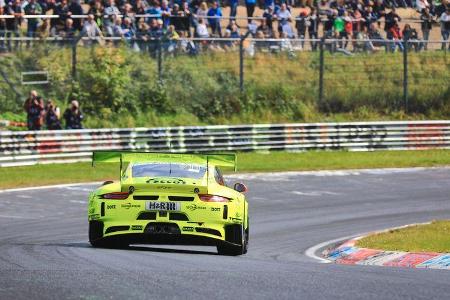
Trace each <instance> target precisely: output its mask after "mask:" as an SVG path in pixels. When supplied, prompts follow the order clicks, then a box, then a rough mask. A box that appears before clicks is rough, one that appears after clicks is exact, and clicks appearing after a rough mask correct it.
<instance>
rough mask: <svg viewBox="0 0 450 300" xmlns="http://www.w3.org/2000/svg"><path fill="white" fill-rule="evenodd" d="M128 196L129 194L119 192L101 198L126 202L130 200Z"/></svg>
mask: <svg viewBox="0 0 450 300" xmlns="http://www.w3.org/2000/svg"><path fill="white" fill-rule="evenodd" d="M128 195H129V194H128V193H127V192H117V193H108V194H103V195H101V196H100V197H101V198H102V199H114V200H124V199H127V198H128Z"/></svg>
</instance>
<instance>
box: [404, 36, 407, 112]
mask: <svg viewBox="0 0 450 300" xmlns="http://www.w3.org/2000/svg"><path fill="white" fill-rule="evenodd" d="M403 105H404V109H405V112H408V37H407V36H404V37H403Z"/></svg>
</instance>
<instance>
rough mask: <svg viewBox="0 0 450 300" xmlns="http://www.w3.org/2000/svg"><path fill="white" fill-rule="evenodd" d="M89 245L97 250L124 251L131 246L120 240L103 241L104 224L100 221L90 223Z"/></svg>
mask: <svg viewBox="0 0 450 300" xmlns="http://www.w3.org/2000/svg"><path fill="white" fill-rule="evenodd" d="M89 243H90V244H91V245H92V247H96V248H115V249H122V248H127V247H128V246H129V244H128V243H126V242H124V241H121V240H118V239H109V240H105V239H103V223H102V222H99V221H90V222H89Z"/></svg>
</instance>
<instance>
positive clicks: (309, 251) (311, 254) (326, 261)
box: [305, 235, 359, 264]
mask: <svg viewBox="0 0 450 300" xmlns="http://www.w3.org/2000/svg"><path fill="white" fill-rule="evenodd" d="M357 236H359V235H350V236H346V237H341V238H338V239H334V240H329V241H326V242H322V243H320V244H317V245H314V246H312V247H310V248H308V249H306V251H305V255H306V256H308V257H310V258H312V259H315V260H317V261H319V262H320V263H322V264H329V263H331V262H332V261H331V260H329V259H326V258H323V257H321V256H318V255H316V253H317V251H319V249H322V248H325V247H326V246H329V245H332V244H336V243H338V242H341V241H346V240H350V239H352V238H355V237H357Z"/></svg>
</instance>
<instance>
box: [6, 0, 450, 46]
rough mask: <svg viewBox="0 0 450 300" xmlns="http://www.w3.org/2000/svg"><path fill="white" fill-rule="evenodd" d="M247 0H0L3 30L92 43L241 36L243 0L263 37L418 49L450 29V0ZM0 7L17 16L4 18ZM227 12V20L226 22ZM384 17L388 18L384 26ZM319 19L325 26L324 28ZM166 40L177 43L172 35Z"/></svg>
mask: <svg viewBox="0 0 450 300" xmlns="http://www.w3.org/2000/svg"><path fill="white" fill-rule="evenodd" d="M241 1H244V2H243V3H239V2H238V0H227V1H226V2H225V3H221V2H219V1H216V0H212V1H211V0H210V1H209V2H204V1H202V0H92V1H91V2H88V3H83V4H81V3H80V2H79V0H0V35H1V36H5V37H11V36H12V37H16V36H19V35H21V29H22V28H23V27H25V28H26V29H25V34H26V36H27V37H42V38H46V37H63V38H76V37H82V36H84V37H88V38H90V41H88V42H87V43H92V42H93V41H97V42H99V41H100V40H101V38H102V37H116V38H120V39H124V40H125V41H127V42H128V43H129V44H130V46H132V47H134V48H137V49H141V48H142V47H143V43H142V41H143V42H145V41H148V40H158V39H165V40H170V41H177V40H179V39H180V38H182V37H199V38H209V37H226V38H236V37H240V36H242V35H243V34H244V32H243V31H244V26H242V22H240V24H241V26H242V28H241V27H240V26H239V25H238V22H236V15H237V8H238V4H245V8H246V12H247V24H245V29H246V31H247V30H248V31H249V32H250V33H251V34H252V35H253V36H254V37H258V38H266V39H267V38H300V39H302V38H308V39H317V38H320V37H326V38H335V39H338V40H340V41H339V43H337V44H338V47H339V48H343V49H346V47H347V45H348V44H349V41H350V40H353V41H354V40H358V39H359V40H364V39H368V38H371V39H388V40H390V41H391V43H390V44H389V45H391V46H390V47H391V48H392V49H391V50H395V48H397V47H398V48H400V49H403V44H402V43H401V42H400V41H401V39H402V38H403V37H404V36H406V37H407V38H408V39H409V40H411V41H413V42H414V41H417V43H416V44H415V45H416V46H414V47H415V48H416V49H421V48H424V49H426V48H427V41H428V39H429V36H430V31H431V29H432V27H433V24H436V27H438V26H440V30H441V37H442V40H444V41H447V40H448V39H449V35H450V10H449V4H448V2H447V1H448V0H332V1H324V0H315V2H312V1H311V0H258V1H257V0H241ZM438 1H439V2H438ZM222 5H226V6H229V7H230V12H229V16H224V15H223V12H222V8H221V6H222ZM257 6H259V7H260V8H262V9H263V13H262V14H260V15H258V16H255V8H256V7H257ZM293 7H300V8H301V9H299V11H300V13H299V14H298V15H294V13H293V9H292V8H293ZM397 7H411V8H415V9H416V10H417V11H418V12H420V20H419V19H417V20H416V21H417V22H421V26H420V28H421V34H420V35H419V33H418V32H417V30H416V29H414V28H412V27H411V26H410V25H409V24H405V25H402V26H401V25H400V21H402V19H401V17H400V16H399V15H398V14H397V11H396V8H397ZM44 14H53V15H58V16H59V17H58V18H26V19H25V18H24V15H44ZM1 15H9V16H12V17H10V18H1ZM80 15H87V17H79V16H80ZM224 18H227V20H229V21H226V22H225V23H226V26H224V27H225V28H222V26H223V24H224V22H223V20H224ZM25 22H26V25H24V23H25ZM382 22H383V23H384V26H381V25H382ZM22 25H24V26H22ZM319 26H320V27H321V28H322V29H323V30H321V32H319ZM401 27H402V28H401ZM137 40H139V41H141V43H139V42H136V41H137ZM419 41H420V42H419ZM2 43H4V42H2ZM413 44H414V43H413ZM167 45H168V47H170V46H171V44H170V43H169V44H167ZM353 45H354V46H355V45H357V44H355V43H353ZM1 46H2V45H0V47H1ZM3 46H5V45H4V44H3ZM10 46H11V45H10V44H8V47H10ZM363 46H364V47H365V48H367V47H369V48H371V47H374V44H373V43H369V44H367V43H365V44H364V45H363ZM311 47H312V49H316V48H317V43H316V42H312V43H311ZM442 47H446V43H442ZM141 50H142V49H141Z"/></svg>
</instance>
